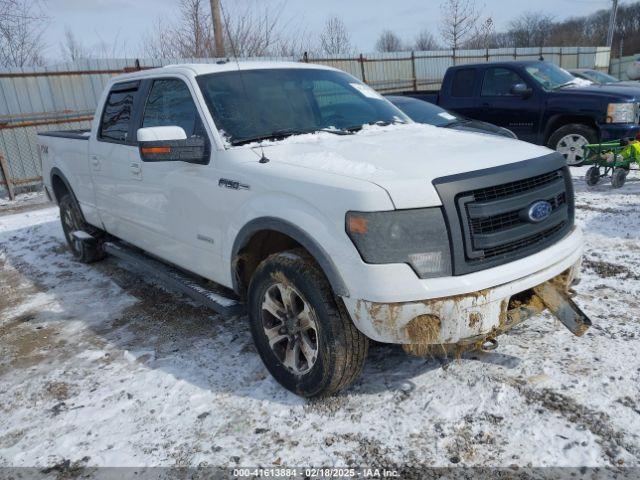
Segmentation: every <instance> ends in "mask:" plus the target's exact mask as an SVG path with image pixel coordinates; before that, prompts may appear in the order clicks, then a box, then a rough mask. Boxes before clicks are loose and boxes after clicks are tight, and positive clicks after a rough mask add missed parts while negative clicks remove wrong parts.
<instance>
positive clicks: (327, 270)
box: [231, 217, 349, 297]
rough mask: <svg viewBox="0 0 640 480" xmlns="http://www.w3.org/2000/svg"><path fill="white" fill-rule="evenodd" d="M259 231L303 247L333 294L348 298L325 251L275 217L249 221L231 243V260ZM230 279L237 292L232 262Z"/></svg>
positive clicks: (340, 279) (299, 230) (297, 228)
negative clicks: (325, 279) (286, 237)
mask: <svg viewBox="0 0 640 480" xmlns="http://www.w3.org/2000/svg"><path fill="white" fill-rule="evenodd" d="M261 230H273V231H276V232H279V233H282V234H284V235H287V236H288V237H291V238H292V239H293V240H295V241H296V242H298V243H299V244H300V245H302V247H304V248H305V249H306V250H307V251H308V252H309V253H310V254H311V256H312V257H313V258H314V259H315V260H316V262H318V264H319V265H320V268H321V269H322V271H323V272H324V274H325V276H326V277H327V280H328V281H329V284H330V285H331V288H332V289H333V291H334V293H335V294H336V295H339V296H342V297H348V296H349V290H348V289H347V286H346V284H345V283H344V280H343V279H342V276H341V275H340V273H339V272H338V269H337V267H336V265H335V263H333V260H332V259H331V257H330V256H329V254H328V253H327V251H326V250H325V249H324V248H323V247H322V246H321V245H320V244H319V243H318V242H317V241H316V240H314V239H313V237H311V235H309V234H308V233H307V232H305V231H304V230H302V229H301V228H300V227H298V226H296V225H294V224H292V223H290V222H288V221H286V220H282V219H279V218H275V217H260V218H256V219H254V220H251V221H250V222H249V223H247V224H246V225H245V226H244V227H242V228H241V229H240V231H239V232H238V235H237V236H236V239H235V240H234V242H233V248H232V251H231V258H232V259H234V258H236V256H237V255H238V253H239V252H240V250H242V248H244V247H245V246H246V245H247V243H249V240H250V239H251V237H252V236H253V235H254V234H255V233H257V232H259V231H261ZM231 278H232V279H233V289H234V291H236V292H237V291H238V290H239V285H238V280H237V278H236V275H235V271H234V262H233V261H232V262H231Z"/></svg>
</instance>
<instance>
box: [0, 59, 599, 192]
mask: <svg viewBox="0 0 640 480" xmlns="http://www.w3.org/2000/svg"><path fill="white" fill-rule="evenodd" d="M609 54H610V51H609V49H608V48H606V47H545V48H517V49H491V50H458V51H454V50H439V51H430V52H397V53H375V54H366V55H365V54H360V55H358V56H356V57H350V58H344V57H339V56H334V57H323V58H312V57H307V56H306V55H305V56H304V57H303V58H294V57H288V58H286V57H278V58H265V57H261V58H254V59H248V60H262V61H264V60H287V61H306V62H310V63H318V64H323V65H330V66H333V67H336V68H339V69H341V70H345V71H347V72H349V73H351V74H352V75H354V76H356V77H358V78H360V79H361V80H363V81H365V82H366V83H368V84H369V85H371V86H372V87H373V88H375V89H377V90H379V91H382V92H392V91H399V90H424V89H436V88H439V85H440V82H441V81H442V78H443V76H444V73H445V71H446V70H447V68H448V67H450V66H452V65H460V64H465V63H477V62H484V61H504V60H534V59H538V58H540V57H542V58H544V59H545V60H548V61H551V62H553V63H555V64H558V65H561V66H562V67H565V68H575V67H589V68H598V69H602V70H607V69H608V67H609ZM215 61H216V59H214V58H211V59H202V58H199V59H173V60H153V59H140V60H137V59H136V60H134V59H96V60H85V61H80V62H75V63H73V64H60V65H55V66H52V67H45V68H32V69H29V68H24V69H16V70H5V71H0V196H6V195H8V194H9V193H10V192H11V191H14V190H20V189H24V188H33V187H34V186H35V187H37V186H39V185H40V183H41V174H42V172H41V171H40V163H39V158H38V150H37V138H36V133H37V132H41V131H48V130H64V129H78V128H89V126H90V122H91V118H92V116H93V113H94V110H95V108H96V104H97V101H98V98H99V96H100V94H101V92H102V90H103V89H104V87H105V85H106V84H107V82H108V81H109V79H110V78H111V77H112V76H113V75H117V74H120V73H123V72H127V71H135V70H136V69H138V68H153V67H161V66H164V65H168V64H174V63H212V62H215ZM9 187H11V188H9Z"/></svg>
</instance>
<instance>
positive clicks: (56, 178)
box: [51, 167, 86, 221]
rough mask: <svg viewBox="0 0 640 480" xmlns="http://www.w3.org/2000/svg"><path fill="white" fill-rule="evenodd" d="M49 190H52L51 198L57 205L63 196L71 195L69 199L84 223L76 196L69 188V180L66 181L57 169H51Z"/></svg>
mask: <svg viewBox="0 0 640 480" xmlns="http://www.w3.org/2000/svg"><path fill="white" fill-rule="evenodd" d="M51 190H53V198H54V200H55V201H56V203H58V204H59V203H60V199H61V198H62V197H63V196H64V194H65V193H69V194H70V195H71V198H72V199H73V202H74V203H75V205H76V207H77V208H78V211H79V212H80V215H82V220H83V221H86V220H85V218H84V213H83V212H82V208H80V203H79V202H78V199H77V198H76V194H75V193H74V192H73V188H71V184H70V183H69V180H67V177H66V176H65V175H64V173H62V171H61V170H60V169H59V168H57V167H53V168H52V169H51Z"/></svg>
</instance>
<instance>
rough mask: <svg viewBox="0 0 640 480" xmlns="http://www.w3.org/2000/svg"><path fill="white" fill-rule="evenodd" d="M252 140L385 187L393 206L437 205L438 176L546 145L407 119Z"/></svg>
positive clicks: (292, 160)
mask: <svg viewBox="0 0 640 480" xmlns="http://www.w3.org/2000/svg"><path fill="white" fill-rule="evenodd" d="M261 146H262V147H263V148H261V147H257V146H255V145H254V146H251V148H253V150H254V152H255V153H256V154H257V155H259V156H261V155H262V150H263V151H264V155H265V156H266V157H267V158H268V159H269V160H270V161H273V162H279V163H283V164H289V165H292V166H296V167H301V168H306V169H309V170H310V174H312V173H311V172H312V171H318V172H326V173H330V174H335V175H342V176H348V177H353V178H356V179H359V180H365V181H369V182H372V183H375V184H377V185H379V186H380V187H382V188H383V189H385V190H386V191H387V192H388V193H389V196H390V197H391V200H392V201H393V203H394V205H395V206H396V208H419V207H426V206H435V205H441V201H440V198H439V197H438V194H437V193H436V190H435V188H434V187H433V185H432V181H433V180H434V179H436V178H439V177H444V176H447V175H453V174H456V173H463V172H469V171H473V170H481V169H485V168H490V167H496V166H500V165H506V164H509V163H515V162H519V161H523V160H528V159H533V158H536V157H541V156H543V155H547V154H548V153H550V150H548V149H547V148H543V147H539V146H535V145H532V144H530V143H525V142H520V141H518V140H512V139H509V138H504V137H498V136H492V135H485V134H480V133H469V132H462V131H456V130H451V129H447V128H438V127H434V126H431V125H423V124H417V123H416V124H409V125H393V126H387V127H366V128H365V129H363V130H362V131H360V132H358V133H356V134H353V135H342V136H341V135H334V134H331V133H319V134H310V135H299V136H293V137H289V138H287V139H284V140H282V141H278V142H268V143H262V144H261Z"/></svg>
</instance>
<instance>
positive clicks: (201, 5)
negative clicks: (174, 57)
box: [173, 0, 214, 58]
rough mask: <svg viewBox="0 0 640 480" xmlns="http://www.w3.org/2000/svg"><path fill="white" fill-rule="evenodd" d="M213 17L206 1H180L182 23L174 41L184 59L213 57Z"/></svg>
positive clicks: (175, 30)
mask: <svg viewBox="0 0 640 480" xmlns="http://www.w3.org/2000/svg"><path fill="white" fill-rule="evenodd" d="M209 25H211V16H210V14H209V11H208V8H207V7H206V6H205V1H204V0H180V21H179V23H178V24H177V26H176V28H175V29H174V38H173V41H174V42H175V43H176V46H177V48H178V51H179V52H180V56H182V57H194V58H202V57H213V56H214V52H213V48H212V46H213V41H212V40H213V39H212V32H211V28H210V27H209Z"/></svg>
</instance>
